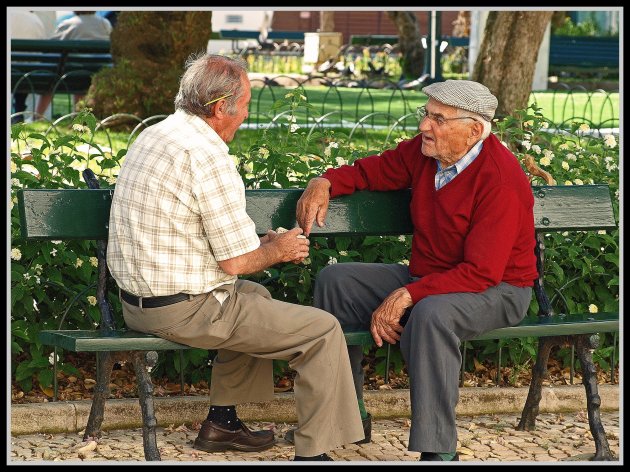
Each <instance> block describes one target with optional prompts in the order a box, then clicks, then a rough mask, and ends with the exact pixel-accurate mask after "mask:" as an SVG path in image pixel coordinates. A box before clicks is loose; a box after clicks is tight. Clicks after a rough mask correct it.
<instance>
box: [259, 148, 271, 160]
mask: <svg viewBox="0 0 630 472" xmlns="http://www.w3.org/2000/svg"><path fill="white" fill-rule="evenodd" d="M258 155H260V157H262V158H263V159H267V158H268V157H269V149H267V148H266V147H261V148H260V149H258Z"/></svg>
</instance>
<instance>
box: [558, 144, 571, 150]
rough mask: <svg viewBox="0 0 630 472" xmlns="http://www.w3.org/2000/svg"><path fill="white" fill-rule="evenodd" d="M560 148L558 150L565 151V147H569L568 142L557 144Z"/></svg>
mask: <svg viewBox="0 0 630 472" xmlns="http://www.w3.org/2000/svg"><path fill="white" fill-rule="evenodd" d="M558 147H559V148H560V150H562V151H566V150H567V149H569V144H568V143H562V144H561V145H560V146H558Z"/></svg>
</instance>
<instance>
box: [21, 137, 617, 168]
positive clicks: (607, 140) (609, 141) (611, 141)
mask: <svg viewBox="0 0 630 472" xmlns="http://www.w3.org/2000/svg"><path fill="white" fill-rule="evenodd" d="M604 144H605V145H606V146H608V147H609V148H614V147H615V146H616V145H617V141H616V140H615V137H614V136H613V135H612V134H607V135H606V137H605V138H604ZM11 172H13V171H11Z"/></svg>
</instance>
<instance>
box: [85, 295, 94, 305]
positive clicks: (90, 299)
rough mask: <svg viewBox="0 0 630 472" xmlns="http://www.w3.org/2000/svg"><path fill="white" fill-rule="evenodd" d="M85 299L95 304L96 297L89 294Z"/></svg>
mask: <svg viewBox="0 0 630 472" xmlns="http://www.w3.org/2000/svg"><path fill="white" fill-rule="evenodd" d="M87 301H88V303H89V304H90V305H92V306H95V305H96V297H94V296H92V295H90V296H89V297H87Z"/></svg>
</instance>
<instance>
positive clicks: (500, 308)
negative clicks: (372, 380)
mask: <svg viewBox="0 0 630 472" xmlns="http://www.w3.org/2000/svg"><path fill="white" fill-rule="evenodd" d="M423 91H424V92H425V93H426V94H427V95H428V97H429V101H428V102H427V104H426V107H422V108H420V109H418V113H419V114H418V117H419V119H420V123H419V131H420V133H419V134H418V135H417V136H415V137H414V138H412V139H410V140H406V141H402V142H401V143H400V144H399V145H398V146H397V147H396V148H395V149H391V150H387V151H385V152H383V153H382V154H380V155H374V156H369V157H365V158H363V159H359V160H357V161H355V162H354V164H353V165H352V166H349V165H344V166H341V167H340V168H338V169H330V170H328V171H326V172H325V173H324V174H323V175H322V177H320V178H315V179H313V180H311V181H310V182H309V184H308V186H307V188H306V190H305V191H304V193H303V194H302V197H301V198H300V200H299V201H298V204H297V220H298V224H299V225H300V227H301V228H303V229H304V234H306V235H308V234H309V233H310V231H311V227H312V224H313V221H314V220H316V221H317V223H318V225H320V226H322V225H323V224H324V221H325V217H326V213H327V210H328V202H329V198H331V197H332V198H334V197H337V196H340V195H347V194H351V193H353V192H355V191H357V190H373V191H389V190H399V189H406V188H411V191H412V199H411V203H410V212H411V217H412V218H411V219H412V221H413V226H414V229H413V239H412V248H411V257H410V264H409V267H407V266H406V265H402V264H368V263H346V264H334V265H330V266H327V267H325V268H324V269H323V270H322V271H321V272H320V273H319V275H318V277H317V280H316V283H315V293H314V302H313V304H314V306H316V307H318V308H322V309H324V310H326V311H329V312H330V313H333V314H334V315H335V316H336V317H337V318H338V319H339V321H340V323H341V325H342V326H344V327H346V326H352V327H355V328H359V329H361V328H363V329H368V328H369V329H370V331H371V333H372V336H373V338H374V341H375V342H376V344H377V345H378V346H379V347H380V346H382V345H383V341H386V342H389V343H392V344H393V343H396V342H397V341H400V348H401V352H402V355H403V357H404V359H405V362H406V364H407V369H408V372H409V377H410V396H411V415H412V417H411V431H410V435H409V450H411V451H418V452H421V455H420V460H421V461H451V460H458V456H457V453H456V445H457V429H456V424H455V407H456V405H457V401H458V395H459V385H458V384H459V370H460V366H461V354H460V350H459V346H460V343H461V341H465V340H467V339H472V338H474V337H476V336H478V335H480V334H482V333H484V332H487V331H490V330H493V329H497V328H501V327H505V326H512V325H515V324H518V323H519V322H520V321H521V320H522V319H523V318H524V317H525V315H526V313H527V309H528V307H529V303H530V301H531V292H532V289H531V287H532V286H533V281H534V279H535V278H537V277H538V273H537V270H536V260H535V255H534V241H535V236H534V215H533V206H534V199H533V195H532V191H531V187H530V185H529V182H528V179H527V177H526V175H525V173H524V172H523V170H522V169H521V167H520V164H519V161H518V159H517V158H516V156H514V155H513V154H512V153H511V152H510V151H509V150H508V149H507V148H506V147H505V146H504V145H503V144H501V142H500V141H499V140H498V139H497V138H496V137H495V136H494V135H492V134H491V133H490V123H491V120H492V118H493V117H494V113H495V110H496V107H497V99H496V97H494V96H493V95H492V94H491V93H490V91H489V90H488V89H487V88H486V87H485V86H484V85H482V84H480V83H477V82H472V81H468V80H447V81H446V82H439V83H434V84H432V85H429V86H427V87H425V88H424V89H423ZM348 351H349V354H350V362H351V365H352V371H353V375H354V380H355V388H356V392H357V396H358V399H359V405H360V406H359V408H360V409H361V415H362V418H366V417H367V412H366V411H365V408H364V407H363V401H362V395H363V393H362V392H363V369H362V368H361V360H362V358H363V352H362V348H361V346H348ZM366 436H367V435H366Z"/></svg>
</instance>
